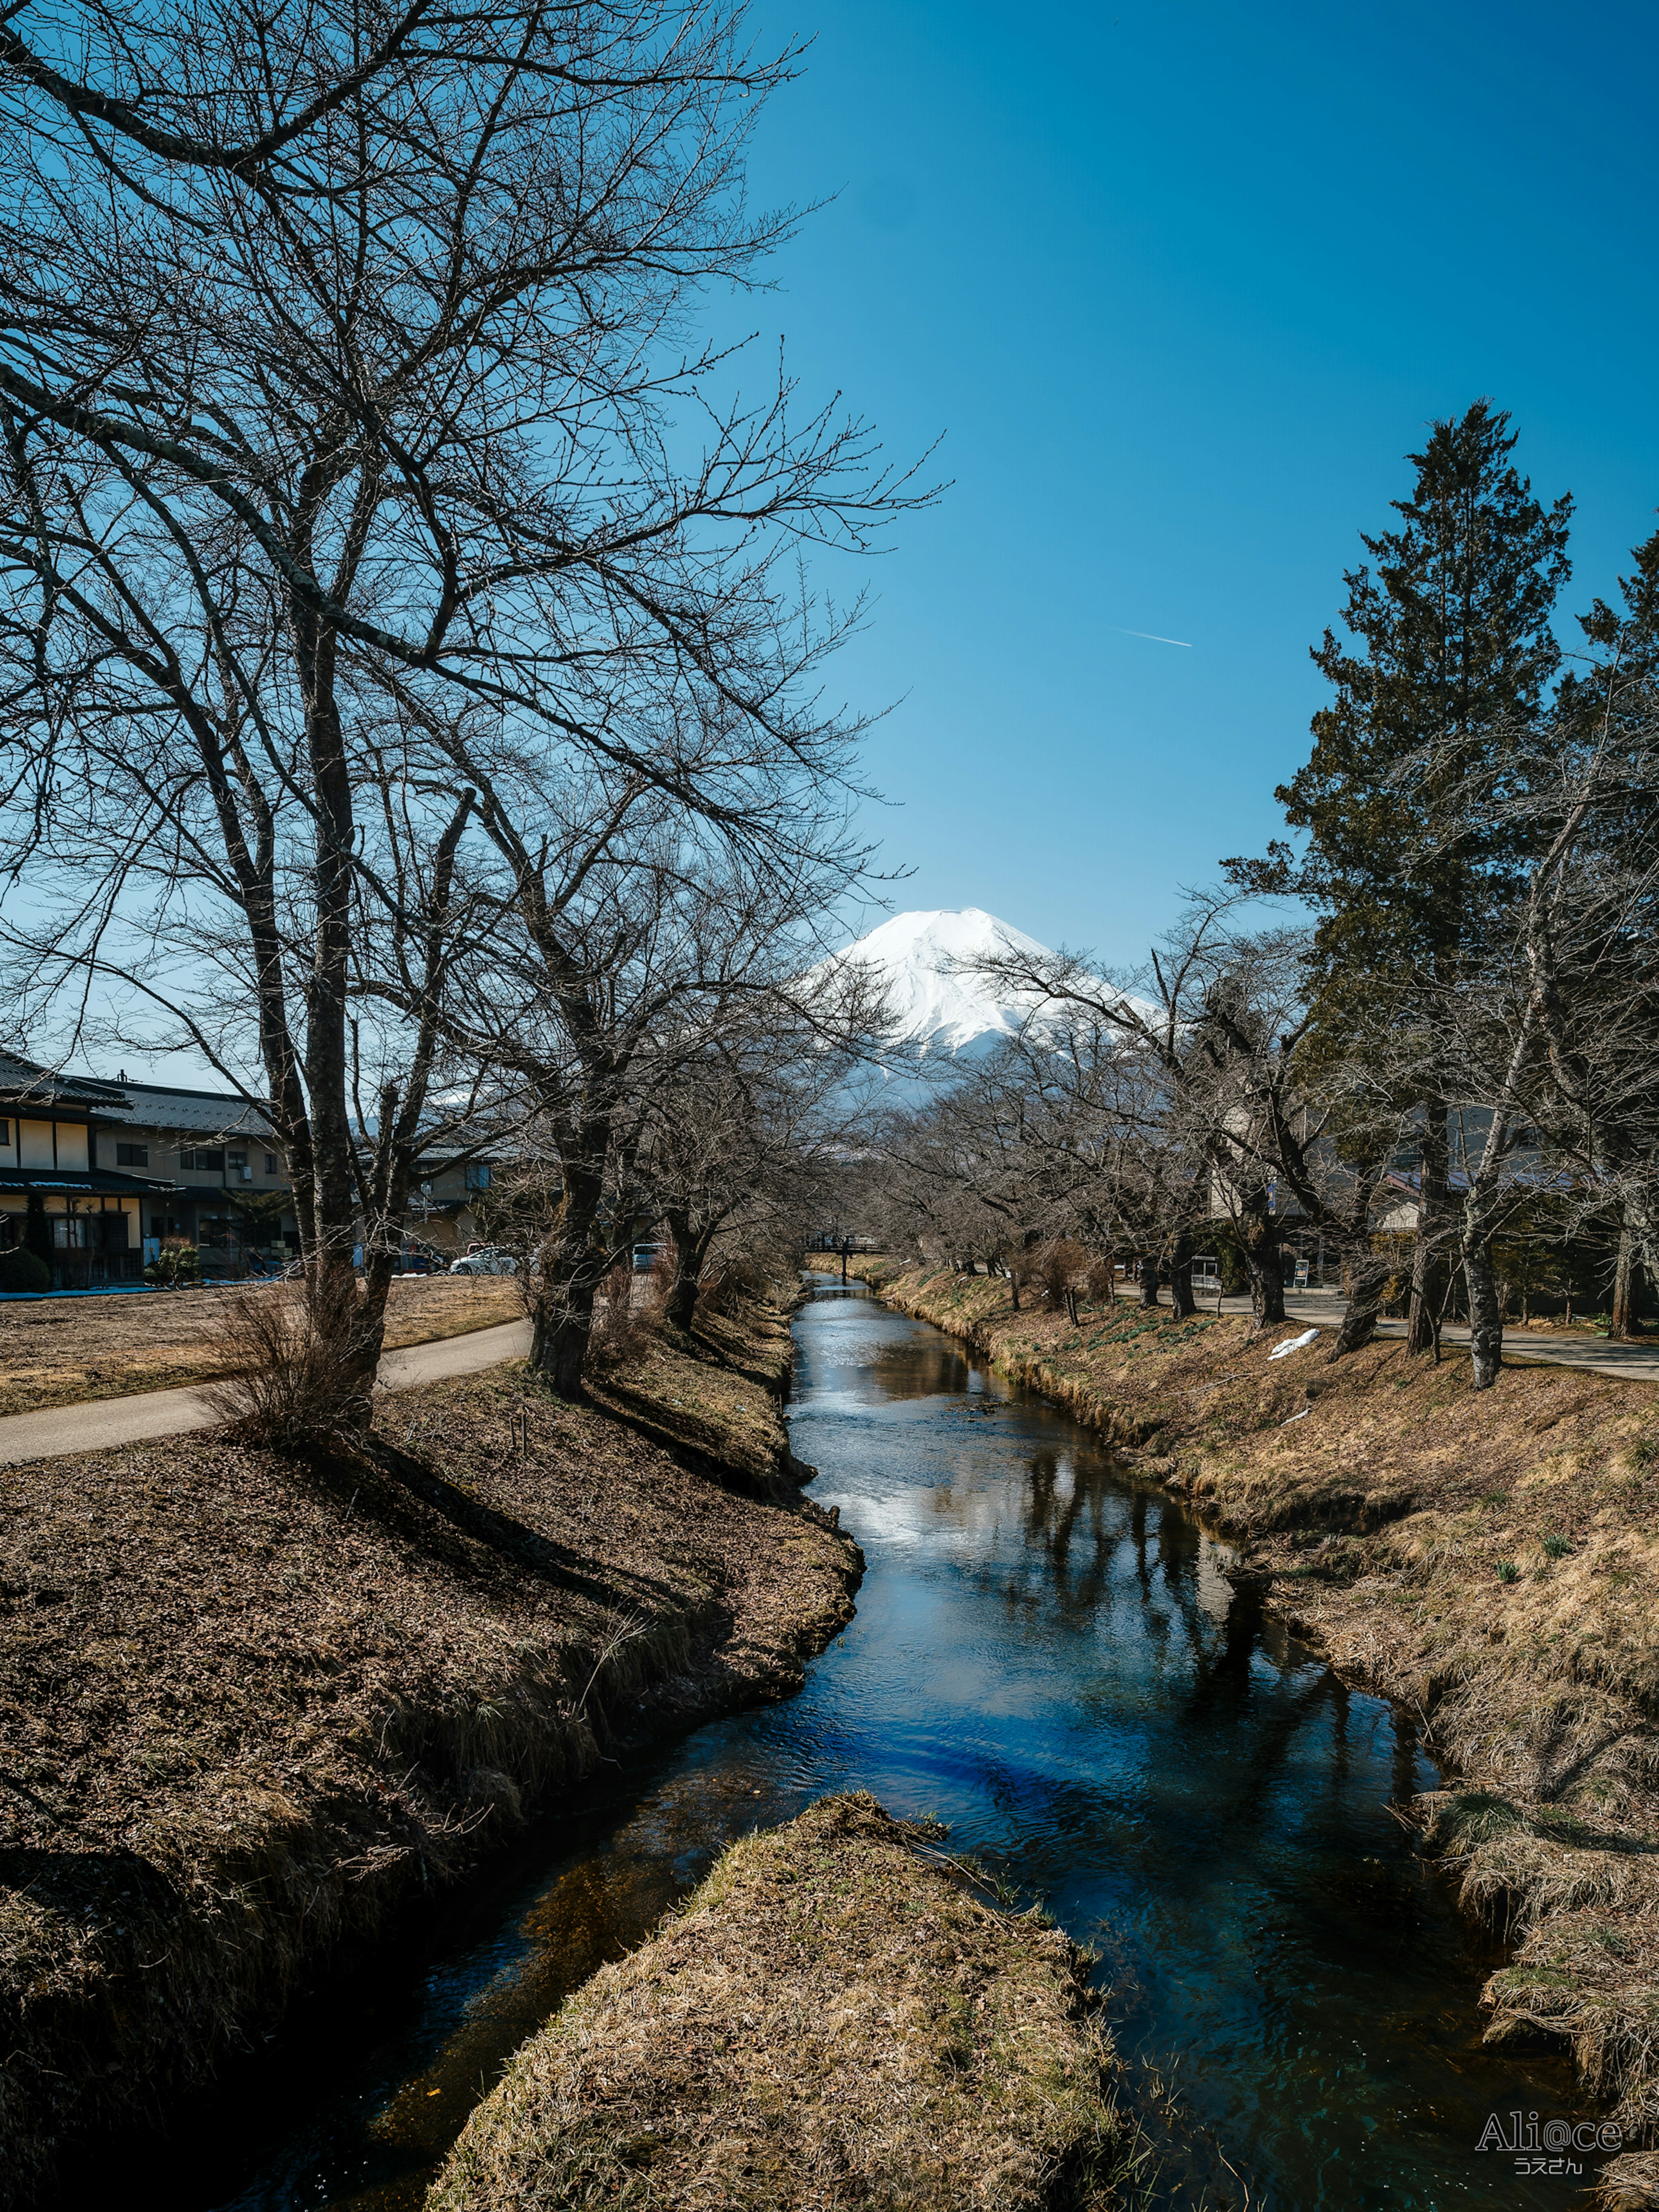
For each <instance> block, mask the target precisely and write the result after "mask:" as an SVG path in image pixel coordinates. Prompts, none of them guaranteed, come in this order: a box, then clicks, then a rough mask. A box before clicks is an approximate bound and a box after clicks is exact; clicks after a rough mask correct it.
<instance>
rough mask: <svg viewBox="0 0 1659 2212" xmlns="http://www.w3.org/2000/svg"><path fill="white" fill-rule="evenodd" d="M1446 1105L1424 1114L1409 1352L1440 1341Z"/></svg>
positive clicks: (1426, 1348)
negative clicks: (1439, 1244) (1439, 1251)
mask: <svg viewBox="0 0 1659 2212" xmlns="http://www.w3.org/2000/svg"><path fill="white" fill-rule="evenodd" d="M1446 1124H1447V1115H1446V1109H1445V1108H1444V1107H1443V1106H1429V1107H1427V1108H1425V1111H1424V1115H1423V1169H1422V1180H1421V1182H1420V1184H1419V1189H1418V1205H1417V1243H1416V1245H1415V1247H1414V1249H1413V1253H1412V1303H1411V1314H1410V1318H1409V1322H1408V1324H1407V1329H1406V1349H1407V1352H1432V1351H1433V1350H1434V1349H1435V1348H1436V1346H1437V1342H1438V1339H1439V1334H1440V1331H1439V1327H1438V1315H1439V1308H1438V1305H1437V1293H1438V1291H1439V1282H1438V1276H1439V1273H1440V1269H1439V1266H1438V1261H1437V1245H1438V1242H1439V1240H1440V1238H1441V1237H1442V1236H1443V1233H1444V1223H1445V1212H1446V1187H1447V1164H1448V1161H1449V1158H1450V1153H1449V1142H1450V1139H1449V1136H1448V1133H1447V1126H1446Z"/></svg>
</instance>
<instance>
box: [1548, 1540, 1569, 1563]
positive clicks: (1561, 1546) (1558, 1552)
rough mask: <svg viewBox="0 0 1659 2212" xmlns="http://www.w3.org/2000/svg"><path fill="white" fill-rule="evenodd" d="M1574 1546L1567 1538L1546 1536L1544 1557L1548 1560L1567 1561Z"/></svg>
mask: <svg viewBox="0 0 1659 2212" xmlns="http://www.w3.org/2000/svg"><path fill="white" fill-rule="evenodd" d="M1571 1549H1572V1546H1571V1543H1570V1542H1569V1541H1568V1540H1567V1538H1566V1537H1565V1536H1546V1537H1545V1539H1544V1556H1545V1558H1546V1559H1565V1558H1566V1556H1567V1554H1568V1553H1569V1552H1570V1551H1571Z"/></svg>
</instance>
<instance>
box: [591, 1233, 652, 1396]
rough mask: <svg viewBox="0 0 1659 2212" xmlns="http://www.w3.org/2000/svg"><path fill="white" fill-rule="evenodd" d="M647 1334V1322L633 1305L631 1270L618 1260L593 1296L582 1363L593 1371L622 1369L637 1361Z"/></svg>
mask: <svg viewBox="0 0 1659 2212" xmlns="http://www.w3.org/2000/svg"><path fill="white" fill-rule="evenodd" d="M648 1334H650V1323H649V1320H648V1318H647V1315H646V1314H645V1313H644V1312H642V1311H641V1310H639V1309H638V1308H636V1306H635V1303H634V1270H633V1268H632V1267H631V1266H630V1265H629V1262H628V1261H626V1260H618V1261H617V1264H616V1266H615V1267H613V1268H612V1269H611V1273H609V1274H608V1275H607V1276H606V1277H605V1280H604V1281H603V1282H602V1283H601V1284H600V1285H599V1291H598V1294H597V1295H596V1297H594V1300H593V1326H592V1329H591V1330H590V1331H589V1332H588V1338H587V1356H586V1360H585V1361H584V1363H583V1364H585V1365H586V1366H587V1367H590V1368H592V1369H594V1370H605V1369H606V1368H612V1367H624V1366H626V1365H627V1364H628V1362H629V1360H631V1359H635V1358H638V1356H639V1353H640V1352H641V1349H642V1348H643V1346H644V1344H645V1340H646V1338H647V1335H648Z"/></svg>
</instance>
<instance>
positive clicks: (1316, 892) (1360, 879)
mask: <svg viewBox="0 0 1659 2212" xmlns="http://www.w3.org/2000/svg"><path fill="white" fill-rule="evenodd" d="M1509 426H1510V417H1509V416H1508V414H1507V413H1506V412H1504V410H1501V409H1498V408H1495V407H1493V406H1492V403H1491V402H1490V401H1489V400H1486V399H1478V400H1476V401H1475V403H1474V405H1473V406H1472V407H1470V408H1469V409H1468V411H1467V412H1466V413H1465V414H1464V415H1463V416H1461V417H1460V418H1457V419H1455V420H1454V419H1450V418H1449V419H1447V420H1446V421H1444V422H1436V423H1435V424H1434V425H1433V428H1432V431H1431V435H1430V437H1429V440H1428V441H1427V443H1426V445H1425V447H1424V449H1423V451H1422V452H1421V453H1412V454H1409V455H1407V459H1409V461H1410V462H1411V464H1412V465H1413V468H1414V469H1415V470H1416V471H1417V477H1416V482H1415V483H1414V484H1413V488H1412V491H1411V495H1410V496H1409V497H1408V498H1407V499H1403V500H1396V501H1395V502H1394V507H1395V512H1396V513H1398V514H1399V516H1400V518H1401V521H1400V526H1399V527H1397V528H1396V529H1393V530H1387V531H1383V532H1380V533H1379V534H1378V535H1377V536H1376V537H1367V536H1364V534H1363V533H1362V537H1361V542H1362V544H1364V547H1365V550H1366V551H1367V553H1368V554H1369V555H1370V556H1371V560H1372V562H1375V564H1376V567H1375V570H1373V568H1371V567H1370V566H1369V565H1366V566H1362V567H1359V568H1353V569H1350V570H1348V571H1347V572H1346V574H1345V575H1344V579H1343V580H1344V582H1345V584H1346V586H1347V594H1348V596H1347V602H1346V605H1345V606H1344V608H1343V610H1342V617H1341V620H1342V623H1343V626H1344V628H1345V629H1346V631H1347V633H1348V638H1347V639H1346V640H1344V639H1342V638H1340V637H1339V636H1338V635H1337V634H1336V633H1335V632H1334V631H1332V630H1329V629H1328V630H1327V631H1326V633H1325V635H1324V638H1323V640H1322V642H1321V643H1320V644H1319V645H1317V646H1316V647H1313V648H1312V656H1313V659H1314V661H1315V664H1316V666H1317V667H1318V668H1319V669H1320V671H1322V674H1323V675H1324V676H1325V677H1326V678H1327V679H1328V682H1329V684H1330V685H1331V687H1332V690H1333V691H1334V695H1335V696H1334V698H1333V699H1332V701H1331V703H1330V704H1329V705H1328V706H1326V707H1323V708H1321V709H1320V710H1319V712H1318V713H1317V714H1316V715H1315V716H1314V718H1313V736H1314V745H1313V750H1312V753H1311V755H1310V757H1309V759H1308V761H1307V762H1306V763H1305V764H1304V766H1303V767H1302V768H1300V769H1298V770H1297V773H1296V775H1294V776H1292V777H1291V781H1290V782H1289V783H1288V784H1283V785H1281V786H1280V787H1279V790H1278V792H1277V793H1276V794H1275V796H1276V797H1277V798H1278V799H1279V803H1280V805H1282V806H1283V807H1284V809H1285V820H1286V821H1287V823H1289V824H1290V826H1291V828H1292V829H1301V830H1304V831H1305V832H1306V833H1307V842H1306V844H1305V846H1304V848H1303V849H1302V850H1301V852H1300V853H1297V852H1296V851H1295V850H1293V848H1291V846H1290V845H1288V844H1286V843H1285V842H1282V841H1279V840H1275V841H1274V842H1273V843H1272V844H1271V845H1270V846H1269V848H1268V854H1267V859H1265V860H1230V861H1228V862H1226V863H1225V866H1226V869H1227V872H1228V873H1229V875H1230V876H1231V878H1232V879H1233V880H1234V881H1235V882H1236V883H1237V884H1240V885H1241V886H1242V887H1243V888H1245V889H1247V890H1255V891H1264V892H1274V893H1290V894H1292V895H1294V896H1300V897H1302V898H1305V899H1307V900H1308V901H1310V902H1311V903H1312V904H1313V905H1314V906H1315V907H1316V908H1317V909H1319V911H1320V914H1321V920H1320V923H1319V927H1318V928H1317V931H1316V939H1315V955H1314V974H1313V976H1312V979H1311V981H1312V987H1313V993H1314V1003H1315V1011H1316V1027H1317V1028H1318V1029H1320V1030H1322V1031H1323V1032H1324V1035H1325V1038H1326V1040H1327V1042H1328V1047H1329V1048H1331V1049H1333V1050H1340V1049H1342V1048H1344V1046H1345V1042H1346V1041H1347V1040H1351V1039H1352V1037H1353V1036H1354V1035H1355V1034H1356V1032H1357V1031H1360V1030H1364V1028H1365V1027H1366V1026H1367V1022H1366V1012H1367V1007H1368V1004H1369V1002H1370V1000H1371V998H1372V996H1373V994H1374V993H1375V992H1376V988H1377V986H1378V983H1379V980H1380V979H1383V978H1385V977H1386V978H1387V979H1389V985H1390V988H1391V990H1392V991H1394V992H1395V993H1396V994H1397V993H1398V990H1399V987H1400V985H1401V980H1402V978H1407V979H1408V978H1409V977H1410V976H1411V975H1413V974H1419V975H1425V976H1434V977H1441V976H1443V975H1445V974H1446V973H1447V972H1448V970H1449V969H1450V968H1451V967H1453V966H1454V965H1455V961H1456V958H1457V955H1458V952H1459V950H1460V947H1462V945H1465V944H1467V943H1468V939H1469V938H1470V935H1471V933H1473V932H1474V929H1475V928H1476V927H1478V924H1479V921H1480V915H1481V913H1482V911H1483V910H1484V908H1485V905H1486V899H1487V897H1488V896H1489V895H1490V894H1491V892H1492V891H1493V890H1496V889H1497V888H1498V887H1499V886H1500V885H1501V884H1507V883H1509V882H1510V881H1512V880H1513V877H1514V872H1515V870H1516V867H1517V866H1520V865H1521V863H1522V858H1523V855H1522V852H1521V851H1520V849H1519V845H1520V841H1521V836H1522V833H1521V832H1519V831H1517V829H1516V827H1515V826H1514V823H1513V822H1512V821H1511V820H1510V817H1508V816H1507V815H1505V814H1502V813H1499V812H1494V813H1493V814H1492V815H1491V816H1490V817H1489V818H1488V819H1486V821H1484V822H1479V823H1475V822H1471V821H1469V820H1468V815H1467V810H1463V809H1460V808H1458V807H1457V806H1456V805H1455V793H1457V792H1458V791H1460V790H1461V789H1462V788H1463V787H1465V786H1466V785H1467V783H1468V781H1469V779H1471V778H1476V779H1479V780H1480V781H1482V782H1483V783H1485V784H1486V786H1487V787H1491V785H1492V781H1493V777H1494V772H1495V771H1498V772H1501V764H1502V759H1503V756H1504V751H1505V749H1506V744H1507V741H1508V739H1509V737H1510V733H1511V732H1514V730H1515V729H1516V727H1517V726H1520V725H1522V724H1523V723H1525V722H1528V721H1529V720H1532V719H1533V718H1534V717H1535V716H1536V714H1538V712H1539V710H1540V708H1541V704H1542V702H1543V697H1544V694H1545V690H1546V688H1547V685H1548V684H1549V683H1550V681H1551V679H1552V678H1553V675H1554V674H1555V671H1556V669H1557V666H1558V665H1559V647H1558V646H1557V645H1556V642H1555V640H1554V637H1553V634H1552V632H1551V629H1550V617H1551V613H1552V611H1553V608H1554V605H1555V601H1556V598H1557V595H1558V594H1559V592H1560V589H1561V586H1562V585H1563V584H1564V583H1565V580H1566V577H1567V574H1568V562H1567V552H1566V547H1567V535H1568V526H1569V522H1570V520H1571V512H1572V501H1571V495H1563V496H1562V497H1561V498H1559V499H1558V500H1557V501H1555V503H1554V505H1553V507H1544V506H1543V505H1541V502H1540V501H1538V500H1537V499H1535V498H1534V495H1533V492H1532V487H1531V485H1530V483H1529V482H1528V479H1527V478H1525V477H1522V476H1521V475H1520V474H1519V473H1518V472H1517V471H1516V468H1515V466H1514V464H1513V462H1512V461H1511V459H1510V455H1511V453H1513V451H1514V447H1515V445H1516V435H1515V433H1514V432H1513V431H1511V430H1510V427H1509ZM1454 819H1455V821H1456V823H1457V828H1456V831H1455V835H1445V834H1442V833H1443V831H1444V830H1445V829H1447V827H1448V826H1449V824H1450V823H1451V822H1452V821H1453V820H1454ZM1417 1103H1418V1104H1419V1108H1420V1111H1421V1121H1422V1129H1423V1150H1422V1177H1421V1185H1420V1204H1419V1225H1418V1248H1417V1255H1416V1261H1415V1264H1414V1267H1413V1285H1412V1325H1411V1338H1410V1340H1411V1343H1412V1346H1413V1348H1414V1349H1416V1350H1419V1351H1420V1350H1423V1349H1425V1348H1427V1346H1429V1345H1431V1343H1432V1342H1433V1340H1434V1309H1433V1300H1434V1296H1435V1286H1434V1280H1433V1275H1434V1267H1433V1255H1434V1251H1435V1249H1436V1246H1437V1243H1438V1242H1439V1241H1440V1240H1441V1239H1442V1238H1443V1234H1444V1229H1445V1215H1446V1194H1447V1173H1448V1141H1447V1107H1448V1104H1449V1103H1450V1102H1449V1101H1448V1100H1447V1099H1446V1098H1444V1097H1441V1096H1437V1095H1436V1093H1435V1090H1434V1086H1433V1083H1432V1079H1427V1080H1425V1083H1424V1085H1423V1088H1422V1091H1421V1094H1420V1096H1419V1099H1418V1102H1417Z"/></svg>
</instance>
